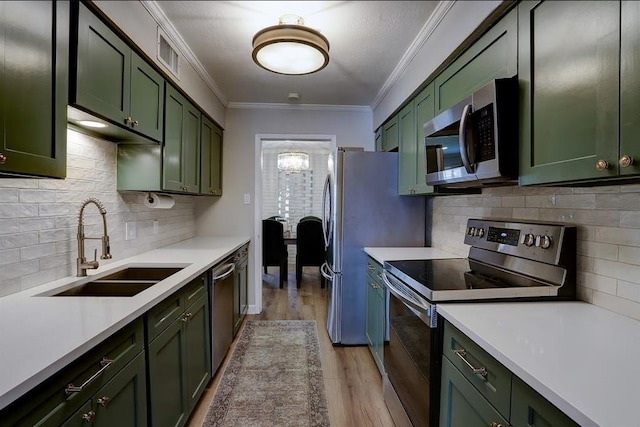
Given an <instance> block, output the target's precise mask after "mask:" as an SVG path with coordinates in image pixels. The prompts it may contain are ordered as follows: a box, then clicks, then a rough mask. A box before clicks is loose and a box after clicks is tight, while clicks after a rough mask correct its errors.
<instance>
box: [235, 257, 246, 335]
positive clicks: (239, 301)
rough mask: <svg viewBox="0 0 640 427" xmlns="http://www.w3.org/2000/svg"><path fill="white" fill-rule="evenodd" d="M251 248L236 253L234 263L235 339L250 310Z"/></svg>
mask: <svg viewBox="0 0 640 427" xmlns="http://www.w3.org/2000/svg"><path fill="white" fill-rule="evenodd" d="M248 254H249V247H248V246H243V247H242V248H240V249H238V251H236V254H235V256H234V262H235V264H236V269H235V272H234V278H233V336H234V337H235V336H236V335H237V333H238V331H239V330H240V326H242V321H243V320H244V318H245V316H246V314H247V311H248V309H249V304H248V299H247V296H248V295H247V292H248V289H247V286H248V283H249V269H248Z"/></svg>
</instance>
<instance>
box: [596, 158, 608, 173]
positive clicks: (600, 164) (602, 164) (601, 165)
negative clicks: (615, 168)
mask: <svg viewBox="0 0 640 427" xmlns="http://www.w3.org/2000/svg"><path fill="white" fill-rule="evenodd" d="M607 169H609V162H608V161H606V160H598V161H597V162H596V170H598V171H600V172H602V171H606V170H607Z"/></svg>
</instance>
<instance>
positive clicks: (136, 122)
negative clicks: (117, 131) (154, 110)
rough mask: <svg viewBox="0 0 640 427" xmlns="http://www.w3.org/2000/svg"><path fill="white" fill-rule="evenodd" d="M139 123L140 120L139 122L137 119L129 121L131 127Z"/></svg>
mask: <svg viewBox="0 0 640 427" xmlns="http://www.w3.org/2000/svg"><path fill="white" fill-rule="evenodd" d="M139 124H140V122H139V121H137V120H133V121H132V122H131V127H136V126H138V125H139Z"/></svg>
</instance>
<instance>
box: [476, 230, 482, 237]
mask: <svg viewBox="0 0 640 427" xmlns="http://www.w3.org/2000/svg"><path fill="white" fill-rule="evenodd" d="M476 236H477V237H484V228H476Z"/></svg>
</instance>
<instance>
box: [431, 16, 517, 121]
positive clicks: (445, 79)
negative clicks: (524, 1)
mask: <svg viewBox="0 0 640 427" xmlns="http://www.w3.org/2000/svg"><path fill="white" fill-rule="evenodd" d="M517 68H518V17H517V13H516V10H515V9H514V10H512V11H511V12H509V13H508V14H507V15H506V16H505V17H504V18H502V19H500V21H498V22H497V23H496V25H495V26H494V27H493V28H491V29H490V30H489V31H488V32H487V33H486V34H485V35H483V36H482V37H481V38H480V39H479V40H478V41H477V42H475V43H474V44H473V45H472V46H471V47H470V48H469V49H467V50H466V51H465V52H464V53H463V54H462V55H461V56H460V57H459V58H458V59H456V60H455V61H454V62H453V63H452V64H451V65H449V66H448V67H447V68H446V69H445V70H444V71H443V72H442V73H440V74H439V75H438V76H437V77H436V78H435V80H434V90H435V106H436V108H435V110H436V114H440V113H441V112H442V111H443V110H445V109H447V108H449V107H450V106H452V105H454V104H455V103H457V102H459V101H460V100H462V99H463V98H464V97H465V96H468V95H469V94H470V93H472V92H473V91H474V90H476V89H478V88H480V87H482V86H484V85H485V84H486V83H487V82H489V81H491V80H493V79H496V78H501V77H513V76H515V75H516V74H517V72H518V71H517Z"/></svg>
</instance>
